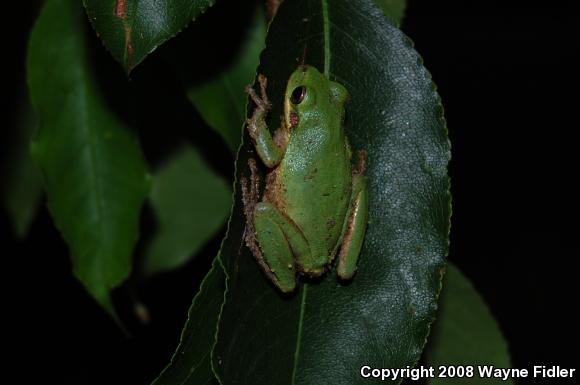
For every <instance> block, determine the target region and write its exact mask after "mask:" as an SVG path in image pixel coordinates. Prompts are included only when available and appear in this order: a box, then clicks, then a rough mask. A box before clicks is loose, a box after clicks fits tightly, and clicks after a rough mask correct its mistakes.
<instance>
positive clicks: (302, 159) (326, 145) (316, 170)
mask: <svg viewBox="0 0 580 385" xmlns="http://www.w3.org/2000/svg"><path fill="white" fill-rule="evenodd" d="M327 134H328V131H327V130H325V129H321V130H318V131H317V130H316V128H310V129H309V132H308V133H307V134H306V135H304V138H303V139H304V140H300V141H291V142H290V144H289V146H288V148H287V150H286V154H285V156H284V159H283V161H282V162H281V164H280V165H279V167H278V169H277V170H276V171H275V174H276V177H275V182H274V181H273V183H275V184H276V185H277V189H278V196H279V198H280V199H279V202H278V204H279V205H281V206H284V207H280V209H281V210H282V211H284V212H285V213H286V214H287V215H288V216H289V217H290V218H291V219H292V220H293V221H294V222H295V223H296V224H297V225H298V227H299V228H300V229H301V230H302V231H303V233H304V236H305V237H306V239H307V240H308V242H309V245H310V249H311V252H312V265H313V266H312V267H313V268H314V269H317V268H320V269H322V268H323V267H324V266H325V265H326V264H327V263H328V262H329V260H330V259H332V258H333V257H334V254H335V253H336V250H337V247H338V243H339V241H340V236H341V234H342V229H343V224H344V221H345V218H346V215H347V211H348V206H349V202H350V194H351V188H352V186H351V183H352V177H351V163H350V151H349V149H348V148H347V147H348V145H347V144H346V141H345V139H344V137H342V135H341V137H339V138H338V140H337V139H336V138H334V139H329V138H328V137H325V135H327Z"/></svg>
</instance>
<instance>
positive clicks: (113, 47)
mask: <svg viewBox="0 0 580 385" xmlns="http://www.w3.org/2000/svg"><path fill="white" fill-rule="evenodd" d="M214 1H215V0H83V3H84V5H85V8H86V10H87V14H88V16H89V19H90V21H91V23H92V25H93V27H94V28H95V30H96V32H97V34H98V35H99V37H100V38H101V40H102V41H103V43H104V44H105V46H106V47H107V49H108V50H109V51H110V52H111V54H112V55H113V57H114V58H115V59H116V60H117V61H118V62H119V63H121V65H122V66H123V68H124V69H125V71H126V72H127V73H129V72H131V70H132V69H133V68H135V66H137V64H139V63H140V62H141V61H142V60H143V59H145V57H146V56H147V55H148V54H149V53H151V52H152V51H153V50H155V48H157V47H158V46H159V45H160V44H162V43H164V42H165V41H166V40H168V39H169V38H171V37H173V36H175V35H176V34H177V33H179V31H181V30H182V29H183V28H184V27H185V26H186V25H187V24H188V23H189V22H190V21H191V20H193V19H195V18H196V17H197V16H199V14H200V13H202V12H203V11H205V10H206V9H207V8H208V7H210V6H211V5H212V4H213V3H214Z"/></svg>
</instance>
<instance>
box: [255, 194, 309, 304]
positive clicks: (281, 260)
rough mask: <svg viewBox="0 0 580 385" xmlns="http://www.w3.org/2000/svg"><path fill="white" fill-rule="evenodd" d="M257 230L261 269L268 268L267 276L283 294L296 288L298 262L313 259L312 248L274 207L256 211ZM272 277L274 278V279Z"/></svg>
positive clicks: (265, 205) (262, 206) (258, 207)
mask: <svg viewBox="0 0 580 385" xmlns="http://www.w3.org/2000/svg"><path fill="white" fill-rule="evenodd" d="M254 228H255V231H256V238H257V239H258V244H259V246H260V250H261V257H257V258H261V259H262V260H261V261H258V262H260V265H262V266H263V265H264V264H266V265H267V268H268V270H267V271H266V275H267V276H268V277H269V278H270V279H271V280H272V282H274V284H275V285H276V286H278V288H279V289H280V290H281V291H283V292H284V293H289V292H291V291H293V290H294V288H295V287H296V272H297V271H299V270H300V266H299V265H297V263H296V260H299V261H301V260H304V258H308V257H309V255H310V247H309V245H308V241H307V240H306V238H305V237H304V234H302V232H301V231H300V229H299V228H298V227H297V226H296V224H295V223H294V222H293V221H292V220H291V219H289V218H288V217H287V216H285V215H284V214H282V213H281V212H280V211H279V210H278V209H277V208H276V207H275V206H274V205H273V204H272V203H270V202H260V203H258V204H257V205H256V208H255V209H254ZM272 274H273V275H274V276H275V277H272Z"/></svg>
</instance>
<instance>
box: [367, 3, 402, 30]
mask: <svg viewBox="0 0 580 385" xmlns="http://www.w3.org/2000/svg"><path fill="white" fill-rule="evenodd" d="M374 2H375V4H376V5H377V6H378V7H379V8H381V9H382V10H383V12H384V13H385V15H387V16H389V17H390V18H391V19H393V20H394V21H395V22H396V23H397V24H401V21H403V17H404V16H405V8H406V7H407V0H374Z"/></svg>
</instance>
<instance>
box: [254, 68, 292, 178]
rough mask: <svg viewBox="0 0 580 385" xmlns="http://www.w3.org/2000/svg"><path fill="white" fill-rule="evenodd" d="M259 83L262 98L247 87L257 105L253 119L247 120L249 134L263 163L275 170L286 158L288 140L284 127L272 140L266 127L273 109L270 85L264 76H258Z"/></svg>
mask: <svg viewBox="0 0 580 385" xmlns="http://www.w3.org/2000/svg"><path fill="white" fill-rule="evenodd" d="M258 82H259V83H260V94H261V95H260V96H258V94H256V91H255V90H254V89H253V88H252V86H247V87H246V92H247V93H248V95H250V97H251V98H252V100H253V101H254V103H255V104H256V108H255V109H254V112H253V114H252V117H251V118H249V119H248V120H247V124H248V133H249V134H250V137H251V138H252V140H253V142H254V146H255V147H256V151H258V155H259V156H260V159H262V162H264V164H265V165H266V166H267V167H268V168H273V167H275V166H277V165H278V164H279V163H280V161H281V160H282V157H283V156H284V152H285V151H286V146H287V138H286V135H285V128H284V126H282V127H281V128H279V129H278V130H277V131H276V134H275V136H274V138H272V135H271V134H270V131H269V130H268V126H267V125H266V115H267V114H268V112H269V111H270V109H271V105H270V101H269V100H268V96H267V95H266V86H267V84H268V83H267V80H266V77H265V76H264V75H262V74H260V75H258Z"/></svg>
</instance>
